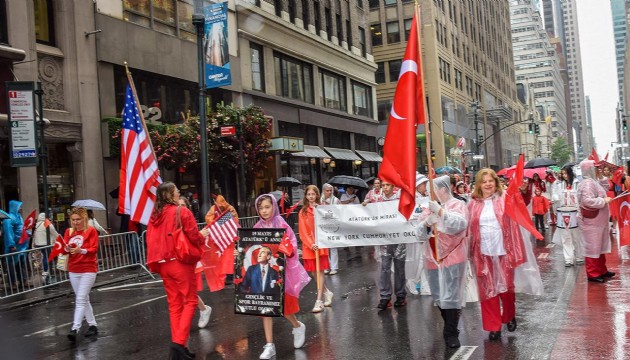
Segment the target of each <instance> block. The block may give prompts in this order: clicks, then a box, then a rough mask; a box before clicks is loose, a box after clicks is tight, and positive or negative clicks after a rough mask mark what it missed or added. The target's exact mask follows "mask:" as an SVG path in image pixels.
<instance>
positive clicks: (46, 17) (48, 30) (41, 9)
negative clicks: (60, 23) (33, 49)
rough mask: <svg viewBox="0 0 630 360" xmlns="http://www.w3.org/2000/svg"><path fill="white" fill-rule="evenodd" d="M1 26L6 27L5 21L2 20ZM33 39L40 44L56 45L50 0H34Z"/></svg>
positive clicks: (53, 17) (53, 16) (53, 14)
mask: <svg viewBox="0 0 630 360" xmlns="http://www.w3.org/2000/svg"><path fill="white" fill-rule="evenodd" d="M3 8H4V7H3ZM2 26H5V27H6V21H3V25H2ZM35 40H36V41H37V42H38V43H40V44H46V45H50V46H55V45H56V44H55V12H54V10H53V3H52V0H35Z"/></svg>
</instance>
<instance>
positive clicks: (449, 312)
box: [440, 309, 461, 348]
mask: <svg viewBox="0 0 630 360" xmlns="http://www.w3.org/2000/svg"><path fill="white" fill-rule="evenodd" d="M440 310H441V312H442V318H443V319H444V340H445V341H446V346H448V347H450V348H458V347H460V343H459V330H458V329H457V325H458V324H459V317H460V314H461V310H460V309H440Z"/></svg>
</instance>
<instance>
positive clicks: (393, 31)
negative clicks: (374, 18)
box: [387, 21, 400, 44]
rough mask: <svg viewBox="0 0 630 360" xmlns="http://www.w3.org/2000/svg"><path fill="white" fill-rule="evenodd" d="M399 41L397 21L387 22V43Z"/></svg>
mask: <svg viewBox="0 0 630 360" xmlns="http://www.w3.org/2000/svg"><path fill="white" fill-rule="evenodd" d="M397 42H400V26H399V25H398V21H392V22H388V23H387V43H388V44H393V43H397Z"/></svg>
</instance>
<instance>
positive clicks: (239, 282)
mask: <svg viewBox="0 0 630 360" xmlns="http://www.w3.org/2000/svg"><path fill="white" fill-rule="evenodd" d="M284 232H285V230H284V229H275V228H268V229H242V228H241V229H238V237H239V240H238V246H237V251H238V256H237V257H236V259H235V264H234V312H235V313H236V314H246V315H258V316H270V317H281V316H284V269H285V263H286V262H285V256H284V254H282V253H281V252H278V246H279V245H280V243H281V242H282V238H283V236H284Z"/></svg>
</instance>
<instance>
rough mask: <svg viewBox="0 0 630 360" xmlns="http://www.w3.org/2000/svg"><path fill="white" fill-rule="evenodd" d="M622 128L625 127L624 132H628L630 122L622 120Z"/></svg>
mask: <svg viewBox="0 0 630 360" xmlns="http://www.w3.org/2000/svg"><path fill="white" fill-rule="evenodd" d="M621 126H623V129H624V130H628V122H627V121H626V119H623V120H621Z"/></svg>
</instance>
